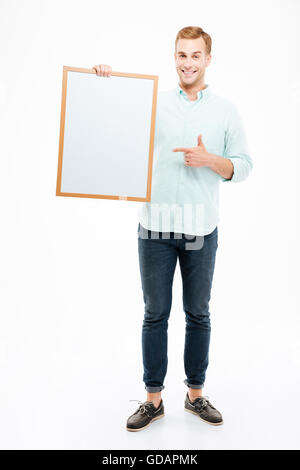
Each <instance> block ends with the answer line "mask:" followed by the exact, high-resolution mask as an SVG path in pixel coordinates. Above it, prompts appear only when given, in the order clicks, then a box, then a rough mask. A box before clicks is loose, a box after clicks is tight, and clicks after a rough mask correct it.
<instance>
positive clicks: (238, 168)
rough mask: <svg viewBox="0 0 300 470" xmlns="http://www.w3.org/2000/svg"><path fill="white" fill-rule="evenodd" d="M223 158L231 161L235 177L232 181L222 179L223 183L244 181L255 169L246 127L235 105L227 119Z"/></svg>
mask: <svg viewBox="0 0 300 470" xmlns="http://www.w3.org/2000/svg"><path fill="white" fill-rule="evenodd" d="M223 156H224V157H225V158H228V159H229V160H231V162H232V164H233V176H232V178H230V179H227V178H223V177H221V179H222V181H224V182H226V181H231V182H233V183H239V182H240V181H244V180H245V179H246V178H247V177H248V175H249V173H250V172H251V170H252V168H253V160H252V158H251V156H250V154H249V151H248V144H247V138H246V134H245V130H244V125H243V122H242V119H241V116H240V113H239V111H238V109H237V107H236V106H235V105H232V107H231V110H230V112H229V114H228V118H227V125H226V129H225V145H224V154H223Z"/></svg>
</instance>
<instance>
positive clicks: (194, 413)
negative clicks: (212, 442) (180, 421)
mask: <svg viewBox="0 0 300 470" xmlns="http://www.w3.org/2000/svg"><path fill="white" fill-rule="evenodd" d="M184 409H185V411H188V412H189V413H192V414H193V415H196V416H198V418H200V419H201V421H204V423H208V424H212V425H213V426H220V424H223V422H224V421H220V422H219V423H212V422H211V421H206V419H203V418H201V416H199V415H198V413H196V411H192V410H189V409H188V408H186V407H184Z"/></svg>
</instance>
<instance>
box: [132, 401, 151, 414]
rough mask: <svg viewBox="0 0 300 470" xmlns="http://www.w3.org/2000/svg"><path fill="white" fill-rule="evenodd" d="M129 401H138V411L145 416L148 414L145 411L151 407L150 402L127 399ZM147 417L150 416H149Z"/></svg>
mask: <svg viewBox="0 0 300 470" xmlns="http://www.w3.org/2000/svg"><path fill="white" fill-rule="evenodd" d="M129 401H137V402H138V403H140V406H139V411H140V412H141V413H143V414H146V415H147V416H149V415H148V413H147V411H148V410H149V409H150V408H151V402H147V401H145V402H142V401H140V400H129ZM149 418H150V416H149Z"/></svg>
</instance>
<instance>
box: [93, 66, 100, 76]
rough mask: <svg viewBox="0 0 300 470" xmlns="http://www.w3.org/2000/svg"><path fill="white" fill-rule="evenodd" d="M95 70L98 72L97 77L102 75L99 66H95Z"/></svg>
mask: <svg viewBox="0 0 300 470" xmlns="http://www.w3.org/2000/svg"><path fill="white" fill-rule="evenodd" d="M93 70H95V71H96V75H100V67H99V65H95V66H94V67H93Z"/></svg>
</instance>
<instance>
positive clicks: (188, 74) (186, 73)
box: [181, 69, 196, 76]
mask: <svg viewBox="0 0 300 470" xmlns="http://www.w3.org/2000/svg"><path fill="white" fill-rule="evenodd" d="M181 72H183V73H184V75H187V76H190V75H193V73H196V70H193V71H190V72H186V71H185V70H182V69H181Z"/></svg>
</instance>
